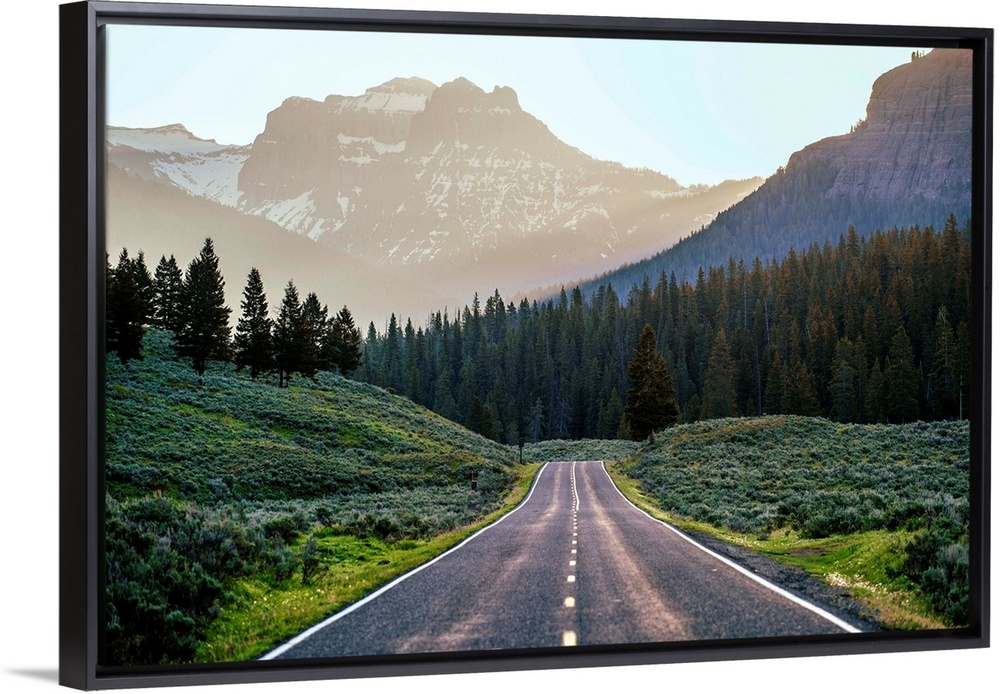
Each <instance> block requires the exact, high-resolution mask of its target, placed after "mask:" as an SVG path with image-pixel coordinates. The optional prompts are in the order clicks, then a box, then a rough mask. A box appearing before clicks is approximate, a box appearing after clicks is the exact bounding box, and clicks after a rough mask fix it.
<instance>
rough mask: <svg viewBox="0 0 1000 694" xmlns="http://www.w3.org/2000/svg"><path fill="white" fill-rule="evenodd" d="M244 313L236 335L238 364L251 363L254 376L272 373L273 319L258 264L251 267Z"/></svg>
mask: <svg viewBox="0 0 1000 694" xmlns="http://www.w3.org/2000/svg"><path fill="white" fill-rule="evenodd" d="M240 307H241V308H242V309H243V316H242V317H241V318H240V320H239V322H238V323H237V324H236V334H235V337H234V339H233V342H234V345H235V348H236V368H238V369H242V368H244V367H249V369H250V378H252V379H253V380H255V381H256V380H257V377H258V376H261V375H264V374H267V373H270V372H271V371H272V370H273V369H274V344H273V342H272V340H271V328H272V326H273V322H272V321H271V318H270V317H269V316H268V311H267V296H266V295H265V294H264V283H263V282H262V281H261V279H260V272H258V270H257V268H251V270H250V274H249V276H248V277H247V284H246V288H245V289H244V290H243V302H242V303H241V304H240Z"/></svg>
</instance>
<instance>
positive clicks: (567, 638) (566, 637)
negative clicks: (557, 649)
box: [563, 631, 576, 646]
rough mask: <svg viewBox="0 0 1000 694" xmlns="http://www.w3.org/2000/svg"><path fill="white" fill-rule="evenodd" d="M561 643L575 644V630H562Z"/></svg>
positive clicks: (565, 644)
mask: <svg viewBox="0 0 1000 694" xmlns="http://www.w3.org/2000/svg"><path fill="white" fill-rule="evenodd" d="M563 645H564V646H575V645H576V632H575V631H564V632H563Z"/></svg>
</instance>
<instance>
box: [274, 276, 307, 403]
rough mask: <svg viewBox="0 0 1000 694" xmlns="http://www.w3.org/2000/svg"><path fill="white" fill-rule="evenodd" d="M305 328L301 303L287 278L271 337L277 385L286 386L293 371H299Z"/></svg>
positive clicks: (296, 290) (302, 354)
mask: <svg viewBox="0 0 1000 694" xmlns="http://www.w3.org/2000/svg"><path fill="white" fill-rule="evenodd" d="M304 335H305V330H304V327H303V319H302V304H301V303H300V302H299V290H298V289H296V287H295V283H294V282H292V280H288V284H286V285H285V296H284V298H283V299H282V300H281V307H280V308H279V309H278V317H277V318H276V319H275V321H274V327H273V330H272V333H271V338H272V340H273V344H274V365H275V368H276V369H277V371H278V386H287V385H288V383H289V382H290V381H291V376H292V374H293V373H299V372H300V370H301V368H302V362H303V358H304V352H305V348H304V344H303V342H304V340H303V337H304Z"/></svg>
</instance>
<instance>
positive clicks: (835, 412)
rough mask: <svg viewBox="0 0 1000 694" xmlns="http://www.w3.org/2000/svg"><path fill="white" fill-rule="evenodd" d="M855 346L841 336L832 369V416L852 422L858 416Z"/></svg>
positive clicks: (842, 420) (840, 420)
mask: <svg viewBox="0 0 1000 694" xmlns="http://www.w3.org/2000/svg"><path fill="white" fill-rule="evenodd" d="M854 361H855V360H854V348H853V346H852V345H851V342H850V340H847V339H846V338H841V340H840V341H839V342H838V343H837V348H836V351H835V354H834V357H833V365H832V368H831V369H830V372H831V376H830V383H829V388H830V397H831V399H832V402H833V405H832V411H831V413H830V414H831V416H832V417H833V419H836V420H837V421H838V422H851V421H854V419H855V417H856V416H857V395H858V386H857V376H858V372H857V369H855V368H854Z"/></svg>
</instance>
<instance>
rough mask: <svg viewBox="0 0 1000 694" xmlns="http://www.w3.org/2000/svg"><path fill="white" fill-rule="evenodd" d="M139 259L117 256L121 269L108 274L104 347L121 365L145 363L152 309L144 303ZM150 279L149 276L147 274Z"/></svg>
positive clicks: (141, 269) (125, 253) (115, 269)
mask: <svg viewBox="0 0 1000 694" xmlns="http://www.w3.org/2000/svg"><path fill="white" fill-rule="evenodd" d="M144 267H145V266H144V264H142V263H141V262H140V259H138V258H136V259H132V258H130V257H129V255H128V251H127V250H126V249H124V248H123V249H122V252H121V254H120V255H119V256H118V265H116V266H115V268H114V269H113V270H112V269H111V268H110V266H109V267H108V269H107V272H106V288H105V294H106V297H107V298H106V300H105V301H106V305H105V311H106V315H105V319H106V320H105V322H106V329H105V345H106V350H107V351H108V352H114V353H115V354H117V355H118V360H119V361H121V363H122V364H127V363H128V362H129V360H131V359H142V338H143V336H144V335H145V332H146V330H145V327H144V325H145V324H146V321H147V320H148V313H149V308H148V304H146V302H145V301H144V297H143V294H144V291H143V287H142V283H143V276H142V275H143V270H144ZM147 275H148V273H147Z"/></svg>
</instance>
